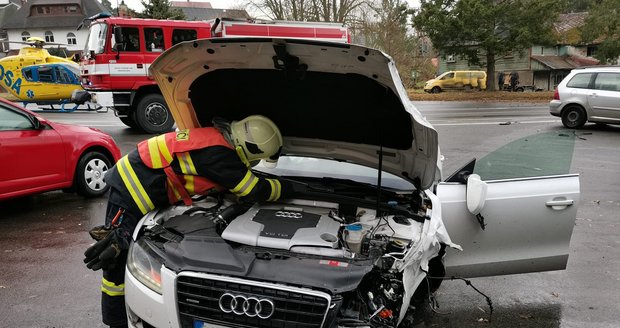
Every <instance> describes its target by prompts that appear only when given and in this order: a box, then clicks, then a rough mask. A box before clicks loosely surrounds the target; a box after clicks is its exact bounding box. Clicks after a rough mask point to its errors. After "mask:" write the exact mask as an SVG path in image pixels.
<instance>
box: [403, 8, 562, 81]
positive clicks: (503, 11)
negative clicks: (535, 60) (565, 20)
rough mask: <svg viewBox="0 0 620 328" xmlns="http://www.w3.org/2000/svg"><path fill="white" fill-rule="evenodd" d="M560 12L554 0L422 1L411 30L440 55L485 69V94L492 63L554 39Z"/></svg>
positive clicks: (493, 73) (493, 71)
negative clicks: (425, 40)
mask: <svg viewBox="0 0 620 328" xmlns="http://www.w3.org/2000/svg"><path fill="white" fill-rule="evenodd" d="M561 10H562V2H561V1H556V0H460V1H459V0H421V6H420V9H419V10H418V11H417V12H416V16H415V17H414V19H413V26H414V28H415V29H417V30H418V31H420V32H422V33H423V34H425V35H427V36H428V37H429V38H430V39H431V41H432V42H433V46H434V47H435V48H436V49H437V50H439V51H440V53H442V54H443V55H444V56H446V55H457V56H461V57H463V58H467V60H468V62H469V63H470V65H480V66H486V68H487V76H488V77H489V78H487V90H495V83H494V82H495V78H493V77H494V76H495V62H496V61H497V60H498V59H499V58H502V57H503V56H504V55H505V54H508V53H513V52H521V51H523V50H525V49H528V48H530V47H531V46H532V45H534V44H540V45H547V44H551V43H552V40H553V34H552V33H553V23H554V22H555V21H556V20H557V17H558V14H559V13H560V12H561Z"/></svg>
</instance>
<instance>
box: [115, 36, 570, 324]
mask: <svg viewBox="0 0 620 328" xmlns="http://www.w3.org/2000/svg"><path fill="white" fill-rule="evenodd" d="M151 74H152V76H153V77H154V78H155V79H156V80H157V82H158V84H159V86H160V87H161V90H162V91H163V96H164V97H165V99H166V101H167V103H168V104H170V110H171V111H172V113H173V115H174V117H175V120H176V124H177V125H178V126H179V128H180V129H186V128H194V127H201V126H212V121H213V119H214V118H216V117H217V118H218V120H220V119H222V118H223V119H228V120H238V119H241V118H243V117H245V116H247V115H249V114H261V115H265V116H267V117H269V118H271V119H272V120H273V121H274V122H275V123H276V124H277V125H278V127H279V128H280V130H281V132H282V135H283V138H284V145H283V148H282V156H281V157H280V159H279V161H278V165H277V166H276V167H275V168H271V167H270V166H262V165H260V164H259V165H257V166H255V167H254V168H253V171H254V173H255V174H257V175H259V176H263V177H273V176H279V177H280V178H284V179H289V180H292V181H294V182H296V185H297V186H298V187H297V188H296V190H295V194H294V197H293V198H289V199H286V200H283V201H279V202H276V203H272V202H264V203H262V202H260V203H249V204H248V203H243V202H239V201H238V200H237V199H236V198H235V197H233V195H232V194H230V193H228V192H224V191H222V192H221V193H219V194H211V195H208V196H206V197H202V198H199V199H197V200H196V201H195V202H194V204H193V205H191V206H184V205H183V206H171V207H168V208H161V209H158V210H155V211H152V212H150V213H148V214H146V215H145V216H144V217H143V218H142V219H141V221H140V222H139V223H138V227H137V228H136V230H135V231H134V234H133V242H132V245H131V247H130V250H129V255H128V259H127V269H126V274H125V300H126V308H127V315H128V320H129V323H130V327H342V328H349V327H396V326H399V325H400V326H406V322H410V321H408V320H409V318H411V316H414V315H415V314H414V313H412V312H411V311H410V306H409V305H410V304H411V302H412V299H413V300H417V299H424V295H428V294H429V293H431V292H433V291H434V290H435V289H436V288H437V287H438V286H439V283H440V282H441V279H430V278H429V279H428V280H427V273H428V274H429V275H430V276H434V277H442V276H444V275H458V276H462V277H479V276H487V275H498V274H513V273H522V272H536V271H545V270H560V269H564V268H565V267H566V262H567V259H568V245H569V241H570V237H571V234H572V229H573V226H574V224H575V217H576V213H577V203H578V201H579V177H578V175H576V174H563V175H560V176H552V175H545V176H540V177H529V178H524V177H519V178H506V179H501V178H500V179H497V180H491V181H482V180H481V179H480V176H479V175H477V174H475V173H472V172H473V170H472V164H470V165H467V166H465V167H464V168H463V169H461V170H459V171H458V172H457V173H455V174H453V175H452V176H451V177H450V178H449V179H447V180H446V181H445V182H441V183H439V180H440V176H441V161H440V158H441V155H440V151H439V146H438V145H439V144H438V135H437V131H436V130H435V129H434V128H433V127H432V126H431V125H430V124H429V123H428V122H427V121H426V120H425V119H424V118H423V116H422V115H421V114H420V113H419V112H418V111H417V109H416V108H415V107H414V106H413V104H412V103H411V101H409V99H408V97H407V92H406V89H405V88H404V87H403V85H402V82H401V81H400V79H399V76H398V72H397V70H396V66H395V65H394V62H393V61H392V60H391V59H390V57H389V56H387V55H386V54H384V53H382V52H381V51H378V50H374V49H370V48H366V47H362V46H356V45H349V44H336V43H325V42H313V41H302V40H297V41H296V40H283V39H231V40H197V41H192V42H186V43H181V44H179V45H176V46H175V47H173V48H171V49H169V50H168V51H167V52H165V53H163V54H162V55H161V56H160V57H158V58H157V60H156V61H155V62H154V63H153V65H152V66H151ZM569 158H572V156H569ZM512 162H514V161H512ZM451 236H455V237H454V238H451ZM459 244H460V245H462V246H463V251H462V252H460V251H458V249H460V248H461V247H460V246H459ZM444 253H447V256H446V258H445V260H446V261H445V264H444V262H443V261H442V260H443V259H444V256H443V254H444ZM414 295H415V299H414ZM403 322H405V324H403Z"/></svg>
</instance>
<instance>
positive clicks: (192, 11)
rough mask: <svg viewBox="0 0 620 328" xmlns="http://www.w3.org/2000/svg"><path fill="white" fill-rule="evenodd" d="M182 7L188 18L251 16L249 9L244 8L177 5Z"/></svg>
mask: <svg viewBox="0 0 620 328" xmlns="http://www.w3.org/2000/svg"><path fill="white" fill-rule="evenodd" d="M175 8H178V9H180V10H181V11H182V12H183V14H184V15H185V19H187V20H209V19H214V18H218V17H227V18H250V15H249V14H248V12H247V11H245V10H243V9H215V8H195V7H175Z"/></svg>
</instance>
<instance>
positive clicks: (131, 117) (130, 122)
mask: <svg viewBox="0 0 620 328" xmlns="http://www.w3.org/2000/svg"><path fill="white" fill-rule="evenodd" d="M121 115H123V114H121ZM125 115H127V116H119V117H118V118H119V119H120V120H121V122H123V123H124V124H125V125H127V126H128V127H130V128H134V129H136V128H138V124H137V123H136V113H134V112H129V113H125Z"/></svg>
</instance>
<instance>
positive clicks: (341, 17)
mask: <svg viewBox="0 0 620 328" xmlns="http://www.w3.org/2000/svg"><path fill="white" fill-rule="evenodd" d="M365 3H366V0H253V1H250V5H252V6H253V7H254V8H256V9H257V10H259V11H260V12H261V13H263V14H264V15H265V16H267V17H269V18H271V19H280V20H294V21H320V22H338V23H346V22H348V21H350V20H351V19H353V18H354V13H355V10H356V9H358V8H360V7H361V6H363V5H364V4H365Z"/></svg>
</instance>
